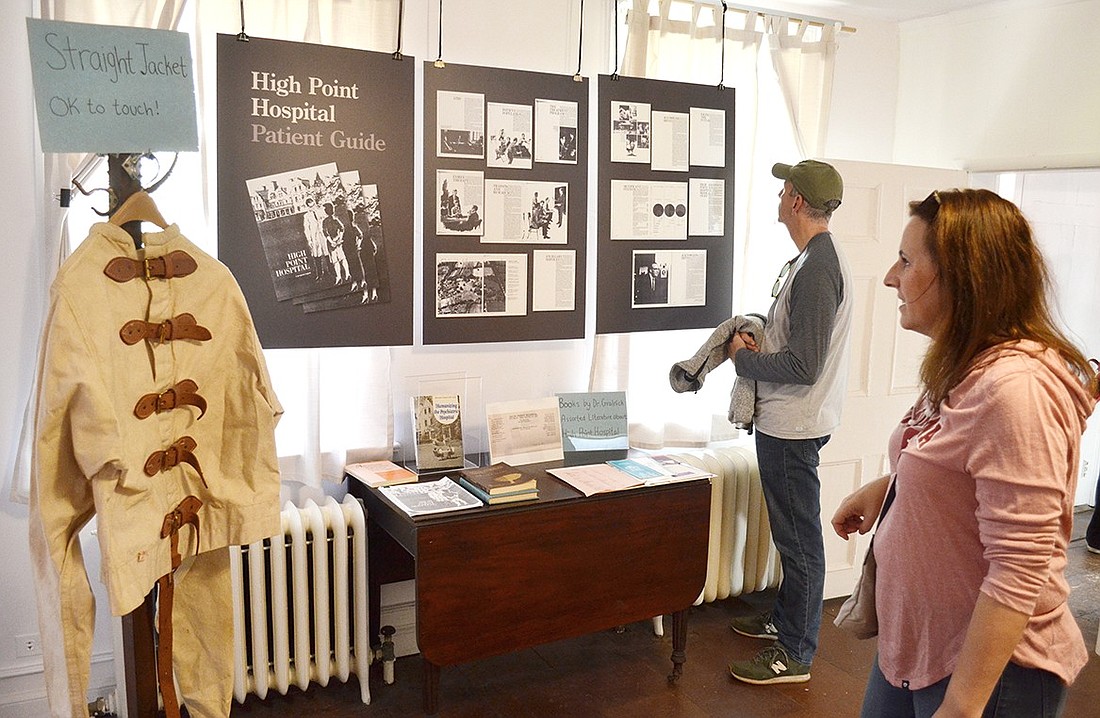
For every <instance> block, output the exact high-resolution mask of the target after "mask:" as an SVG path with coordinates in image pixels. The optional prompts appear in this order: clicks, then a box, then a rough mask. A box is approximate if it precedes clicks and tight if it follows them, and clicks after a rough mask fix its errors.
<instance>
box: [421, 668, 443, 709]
mask: <svg viewBox="0 0 1100 718" xmlns="http://www.w3.org/2000/svg"><path fill="white" fill-rule="evenodd" d="M438 712H439V666H437V665H435V664H434V663H432V662H431V661H427V660H425V661H424V713H426V714H427V715H430V716H434V715H435V714H436V713H438Z"/></svg>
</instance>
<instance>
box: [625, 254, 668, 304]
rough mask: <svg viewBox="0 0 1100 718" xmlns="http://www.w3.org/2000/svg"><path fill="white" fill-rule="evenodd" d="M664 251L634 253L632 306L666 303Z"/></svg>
mask: <svg viewBox="0 0 1100 718" xmlns="http://www.w3.org/2000/svg"><path fill="white" fill-rule="evenodd" d="M666 254H667V253H666V252H635V253H634V299H633V301H632V303H631V306H633V307H642V306H652V305H660V306H667V305H668V261H667V257H665V256H664V255H666Z"/></svg>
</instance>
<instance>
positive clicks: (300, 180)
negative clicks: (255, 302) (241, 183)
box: [245, 163, 345, 301]
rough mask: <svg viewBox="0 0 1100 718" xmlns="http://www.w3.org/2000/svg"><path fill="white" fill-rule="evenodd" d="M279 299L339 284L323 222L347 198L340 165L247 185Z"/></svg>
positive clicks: (284, 174) (306, 169)
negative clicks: (324, 234)
mask: <svg viewBox="0 0 1100 718" xmlns="http://www.w3.org/2000/svg"><path fill="white" fill-rule="evenodd" d="M245 185H246V187H247V188H248V197H249V200H250V201H251V203H252V214H253V216H254V218H255V220H256V226H257V228H258V229H259V232H260V241H261V242H262V244H263V249H264V255H265V257H266V259H267V265H268V269H269V271H270V272H271V282H272V285H273V289H274V292H275V297H276V298H277V299H278V300H279V301H284V300H287V299H293V298H295V297H302V296H305V295H307V294H310V293H312V292H316V291H317V290H318V289H322V288H325V287H326V286H332V285H333V284H336V283H337V282H336V281H334V277H336V273H337V267H336V260H334V259H333V258H332V255H331V253H330V252H329V251H328V249H327V243H326V242H324V241H323V232H324V229H323V226H324V219H325V217H326V213H327V215H332V214H333V213H334V212H335V206H336V202H337V200H338V199H342V198H343V197H344V194H345V191H344V185H343V183H342V182H341V181H340V174H339V171H338V170H337V168H336V164H335V163H328V164H324V165H317V166H314V167H303V168H301V169H295V170H288V171H286V172H280V173H278V174H274V175H267V176H265V177H255V178H252V179H249V180H247V181H246V182H245Z"/></svg>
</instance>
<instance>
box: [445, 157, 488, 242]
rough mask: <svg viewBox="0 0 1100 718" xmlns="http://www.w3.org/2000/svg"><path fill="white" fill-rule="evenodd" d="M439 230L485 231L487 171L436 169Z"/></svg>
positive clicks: (458, 231)
mask: <svg viewBox="0 0 1100 718" xmlns="http://www.w3.org/2000/svg"><path fill="white" fill-rule="evenodd" d="M435 177H436V202H437V203H438V205H439V212H438V213H437V215H436V224H435V232H436V234H466V235H477V236H480V235H482V234H484V232H485V230H484V227H483V224H484V221H483V220H484V217H483V211H484V209H483V208H484V207H485V173H484V172H469V171H464V170H436V173H435Z"/></svg>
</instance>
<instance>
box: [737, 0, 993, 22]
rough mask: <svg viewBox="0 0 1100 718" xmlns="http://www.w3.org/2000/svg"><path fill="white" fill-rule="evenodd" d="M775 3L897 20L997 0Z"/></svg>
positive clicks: (841, 16)
mask: <svg viewBox="0 0 1100 718" xmlns="http://www.w3.org/2000/svg"><path fill="white" fill-rule="evenodd" d="M731 4H737V3H736V2H733V3H731ZM775 4H776V5H777V6H782V7H783V8H784V9H787V10H789V11H791V12H798V8H802V9H803V11H804V12H805V13H806V14H807V15H817V16H821V17H828V18H831V19H836V20H845V21H847V20H848V18H850V17H869V18H873V19H876V20H889V21H893V22H901V21H903V20H913V19H916V18H920V17H929V16H932V15H942V14H944V13H948V12H952V11H954V10H962V9H965V8H969V7H975V6H978V5H994V4H997V3H995V2H991V1H990V0H816V1H815V0H786V2H777V3H775Z"/></svg>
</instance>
